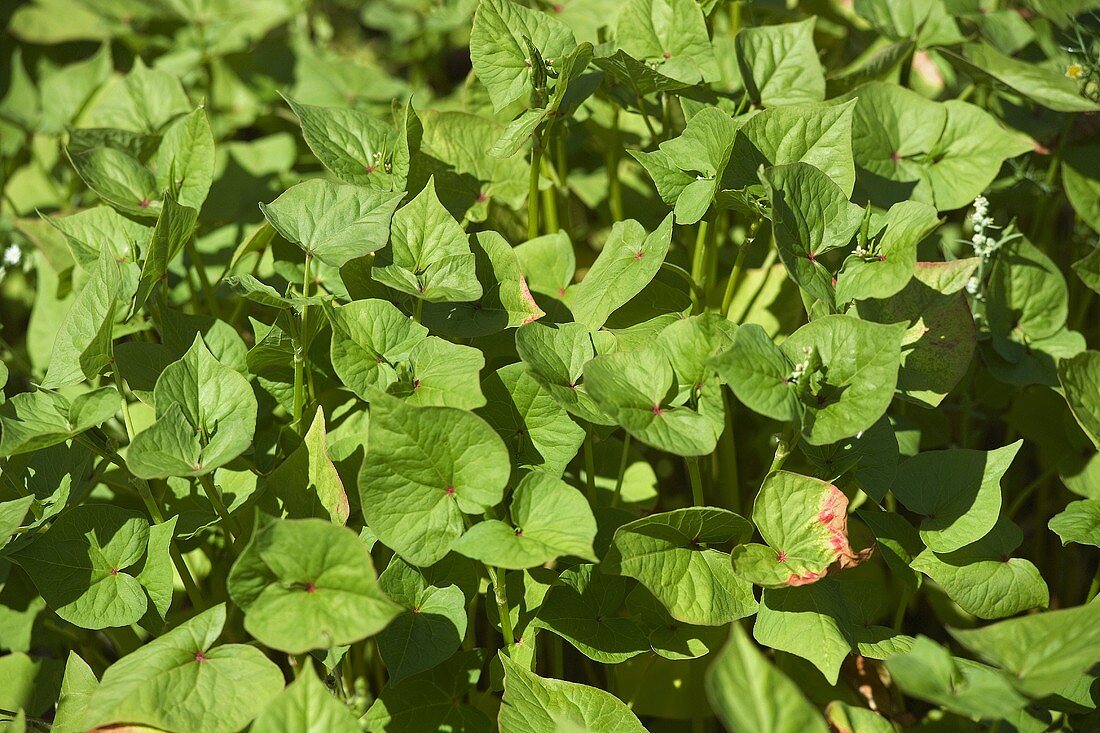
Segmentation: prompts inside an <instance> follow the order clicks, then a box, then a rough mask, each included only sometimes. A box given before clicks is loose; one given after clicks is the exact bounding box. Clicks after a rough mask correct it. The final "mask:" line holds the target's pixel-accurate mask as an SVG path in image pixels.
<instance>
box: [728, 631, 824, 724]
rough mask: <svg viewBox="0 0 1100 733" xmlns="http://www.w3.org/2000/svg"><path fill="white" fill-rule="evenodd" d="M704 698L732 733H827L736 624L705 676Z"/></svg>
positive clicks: (810, 708) (791, 685) (814, 712)
mask: <svg viewBox="0 0 1100 733" xmlns="http://www.w3.org/2000/svg"><path fill="white" fill-rule="evenodd" d="M706 684H707V697H708V698H709V699H710V703H711V705H712V706H713V707H714V711H715V712H716V713H717V714H718V717H719V718H720V719H721V721H722V722H723V723H724V724H725V726H726V728H727V729H729V730H730V731H731V733H827V731H828V730H829V727H828V725H826V723H825V721H824V720H823V719H822V717H821V714H820V713H819V712H818V711H817V709H816V708H815V707H814V706H813V705H811V704H810V702H809V701H808V700H807V699H806V698H805V697H804V696H803V694H802V691H801V690H799V689H798V686H797V685H795V683H794V682H792V681H791V679H790V678H789V677H787V675H785V674H783V672H781V671H780V670H779V668H777V667H776V666H775V665H774V664H772V663H771V662H770V661H768V659H767V657H765V656H764V654H763V653H761V651H760V650H759V649H758V648H757V647H756V645H755V644H753V642H752V639H750V638H749V636H748V634H746V633H745V630H744V629H743V628H742V627H741V626H740V625H739V624H733V625H732V626H730V638H729V641H728V642H727V643H726V646H725V647H724V648H723V649H722V651H721V653H720V654H719V655H718V657H717V658H716V659H715V660H714V663H713V664H712V665H711V667H710V669H709V670H707V680H706Z"/></svg>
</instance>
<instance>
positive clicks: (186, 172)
mask: <svg viewBox="0 0 1100 733" xmlns="http://www.w3.org/2000/svg"><path fill="white" fill-rule="evenodd" d="M156 161H157V190H158V191H178V192H179V194H178V198H177V200H178V202H179V203H180V204H182V205H184V206H190V207H191V208H192V209H201V208H202V204H203V202H204V201H205V200H206V195H207V194H208V193H209V192H210V184H211V183H213V180H214V134H213V132H211V130H210V123H209V122H208V121H207V119H206V110H205V109H203V108H201V107H200V108H199V109H197V110H195V111H194V112H192V113H191V114H189V115H187V116H186V117H183V118H181V119H179V120H178V121H176V122H175V123H174V124H173V125H172V126H171V127H169V128H168V130H167V131H166V132H165V133H164V138H163V139H162V140H161V143H160V147H159V148H157V158H156Z"/></svg>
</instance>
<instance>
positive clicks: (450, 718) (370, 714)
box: [361, 650, 494, 733]
mask: <svg viewBox="0 0 1100 733" xmlns="http://www.w3.org/2000/svg"><path fill="white" fill-rule="evenodd" d="M482 654H483V652H482V651H481V650H471V651H468V652H462V653H460V654H456V655H454V656H453V657H451V658H450V659H449V660H448V661H446V662H444V663H443V664H441V665H439V666H438V667H435V668H434V669H431V670H429V671H427V672H421V673H420V674H418V675H414V676H413V677H410V678H408V679H406V680H402V681H401V682H398V683H396V684H394V683H390V684H388V685H386V686H385V687H384V688H382V693H381V694H380V695H379V696H378V698H377V699H376V700H375V701H374V704H373V705H371V707H370V709H369V710H368V711H367V714H366V715H365V716H364V717H363V718H362V719H361V722H362V723H363V724H365V725H366V730H368V731H372V732H376V733H436V731H440V730H453V731H462V733H489V732H490V731H491V730H494V726H493V725H492V723H490V722H489V719H488V718H486V717H485V714H484V713H482V712H481V711H480V710H478V709H477V708H475V707H473V706H471V705H467V704H465V703H462V702H459V703H458V704H456V703H455V701H456V700H459V701H461V700H462V699H463V698H464V696H465V695H466V693H467V692H468V691H469V689H470V688H471V687H472V686H473V685H474V684H476V683H477V680H478V677H479V676H480V675H481V666H482Z"/></svg>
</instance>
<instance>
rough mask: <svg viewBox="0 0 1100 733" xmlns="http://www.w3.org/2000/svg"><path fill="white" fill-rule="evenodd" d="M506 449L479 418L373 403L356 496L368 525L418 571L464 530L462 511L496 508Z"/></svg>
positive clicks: (455, 411) (394, 403) (452, 411)
mask: <svg viewBox="0 0 1100 733" xmlns="http://www.w3.org/2000/svg"><path fill="white" fill-rule="evenodd" d="M509 473H510V468H509V461H508V450H507V448H505V447H504V443H503V442H502V441H501V439H500V438H499V437H498V436H497V434H496V433H495V432H493V429H492V428H491V427H489V425H488V424H486V423H485V421H483V420H482V419H481V418H479V417H477V416H476V415H473V414H471V413H468V412H464V411H462V410H458V409H455V408H451V407H411V406H409V405H406V404H404V403H402V402H398V401H396V400H392V399H378V400H374V401H372V403H371V420H370V434H369V437H368V451H367V457H366V459H364V461H363V468H362V470H361V471H360V472H359V492H360V496H361V498H362V506H363V515H364V517H365V519H366V520H367V524H368V525H369V526H370V528H371V529H372V530H373V531H374V533H375V534H376V535H377V536H378V539H379V540H381V541H382V542H383V543H384V544H386V545H387V546H388V547H390V548H392V549H393V550H394V552H396V553H397V554H398V555H400V556H401V557H402V558H404V559H405V560H407V561H408V562H409V563H411V564H413V565H418V566H421V567H423V566H425V565H431V564H432V563H435V562H437V561H439V560H441V559H442V558H443V556H444V555H446V554H447V553H448V552H449V551H450V549H451V547H452V546H453V545H454V543H455V541H456V540H457V539H458V538H459V537H460V536H461V535H462V532H463V529H464V523H463V517H462V515H463V513H465V514H480V513H482V512H484V511H485V510H487V509H489V508H490V507H493V506H495V505H497V504H499V503H500V501H501V500H502V499H503V498H504V487H505V485H506V484H507V482H508V476H509Z"/></svg>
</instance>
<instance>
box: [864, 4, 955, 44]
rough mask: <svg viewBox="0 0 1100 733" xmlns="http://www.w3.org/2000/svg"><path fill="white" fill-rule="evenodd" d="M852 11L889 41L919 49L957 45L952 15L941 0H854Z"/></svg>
mask: <svg viewBox="0 0 1100 733" xmlns="http://www.w3.org/2000/svg"><path fill="white" fill-rule="evenodd" d="M855 10H856V12H857V13H859V15H860V16H861V17H863V18H866V19H867V20H868V21H869V22H870V23H871V24H872V25H873V26H874V27H875V28H876V29H877V30H878V31H879V32H881V33H883V34H884V35H886V36H887V37H889V38H910V39H913V40H914V41H916V42H917V46H918V47H919V48H928V47H929V46H949V45H952V44H956V43H960V42H961V41H962V40H963V37H962V36H961V35H960V34H959V29H958V26H957V25H956V24H955V19H954V17H953V14H952V13H951V12H949V11H948V9H947V6H946V5H945V3H944V2H943V0H913V2H908V3H893V2H890V0H855Z"/></svg>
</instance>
